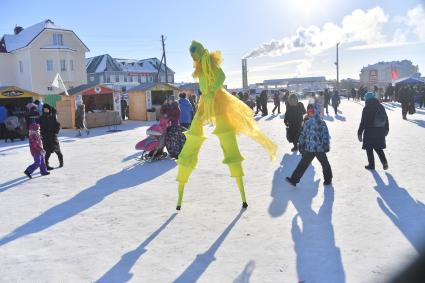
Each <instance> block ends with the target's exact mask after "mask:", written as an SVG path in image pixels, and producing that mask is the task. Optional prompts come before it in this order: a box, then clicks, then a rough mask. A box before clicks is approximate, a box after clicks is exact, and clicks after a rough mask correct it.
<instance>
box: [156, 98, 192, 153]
mask: <svg viewBox="0 0 425 283" xmlns="http://www.w3.org/2000/svg"><path fill="white" fill-rule="evenodd" d="M160 112H161V114H162V115H163V117H164V118H166V119H168V120H169V121H170V126H169V127H168V129H167V134H166V137H165V147H166V148H167V151H168V153H169V154H170V157H171V158H175V159H177V158H178V156H179V154H180V152H181V150H182V148H183V145H184V143H185V142H186V137H185V135H184V134H183V130H184V128H182V127H181V125H180V114H181V112H180V107H179V103H178V102H176V101H174V96H170V97H169V98H168V99H167V100H166V101H165V102H164V104H163V105H162V107H161V110H160Z"/></svg>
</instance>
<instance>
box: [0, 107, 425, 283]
mask: <svg viewBox="0 0 425 283" xmlns="http://www.w3.org/2000/svg"><path fill="white" fill-rule="evenodd" d="M270 107H272V105H271V104H270V105H269V109H271V108H270ZM362 107H363V102H353V101H346V100H343V101H342V105H341V108H340V110H341V113H340V114H339V115H338V116H336V117H335V116H334V115H330V116H328V117H325V118H326V121H327V124H328V127H329V131H330V134H331V137H332V139H331V152H330V153H329V154H328V157H329V161H330V163H331V166H332V169H333V174H334V179H333V186H330V187H324V186H323V185H322V182H323V177H322V173H321V167H320V164H319V163H318V162H317V161H316V160H315V161H314V162H313V166H310V167H309V169H308V170H307V172H306V174H305V175H304V177H303V178H302V179H301V182H300V183H299V184H298V186H297V187H296V188H293V187H291V186H290V185H289V184H287V183H286V182H285V181H284V179H285V177H286V176H289V175H290V174H291V173H292V171H293V169H294V168H295V166H296V164H297V162H298V161H299V160H300V155H299V154H297V153H291V152H290V148H291V147H292V145H291V144H289V143H288V142H287V141H286V139H285V131H284V125H283V116H281V115H279V116H278V115H276V116H273V115H269V116H267V117H259V116H256V119H257V120H258V123H259V126H260V127H261V128H262V129H263V130H264V132H266V133H267V135H269V137H270V138H271V139H272V140H274V141H275V142H276V143H277V144H278V146H279V149H278V156H277V160H276V161H274V162H270V161H269V160H268V158H267V153H266V152H265V151H264V150H263V149H262V148H261V147H260V146H259V145H257V144H256V143H254V142H253V141H251V140H250V139H248V138H247V137H245V136H241V137H240V138H239V144H240V149H241V151H242V152H243V154H244V155H245V157H246V160H245V162H244V169H245V174H246V176H245V178H244V180H245V187H246V188H245V189H246V193H247V199H248V204H249V207H248V209H247V210H241V200H240V196H239V191H238V189H237V186H236V182H235V180H234V179H232V178H230V177H229V173H228V168H227V167H226V166H225V165H224V164H222V163H221V159H222V156H223V155H222V153H221V148H220V146H219V142H218V139H217V138H216V137H215V136H214V135H212V134H211V132H212V130H213V128H212V127H208V126H206V127H205V129H206V132H207V135H208V140H207V141H206V142H205V143H204V146H203V148H202V150H201V152H200V160H199V166H198V168H197V170H195V171H194V172H193V174H192V176H191V178H190V181H189V183H188V184H187V186H186V190H185V195H184V200H183V207H182V210H181V211H179V212H176V210H175V206H176V202H177V183H176V181H175V177H176V174H177V166H176V163H175V162H174V161H172V160H163V161H158V162H154V163H145V164H142V163H140V162H138V161H136V160H135V158H136V157H137V156H138V154H140V153H139V152H137V151H135V150H134V145H135V144H136V143H137V142H138V141H139V140H141V139H142V138H144V137H145V131H146V129H147V127H148V126H149V125H150V124H151V123H148V122H138V121H128V122H125V123H124V124H123V125H121V126H120V127H119V128H120V129H121V130H122V131H121V132H115V133H111V132H108V128H107V127H105V128H96V129H92V131H91V133H90V135H89V136H83V137H81V138H77V137H75V135H76V132H75V131H72V130H62V131H61V134H60V141H61V148H62V152H63V154H64V158H65V167H64V168H60V169H55V170H53V171H52V173H51V175H49V176H43V177H41V176H40V175H39V174H38V173H37V174H36V175H35V177H34V179H32V180H29V179H28V178H27V177H26V176H25V175H24V174H23V171H24V170H25V168H26V167H27V166H28V165H29V164H30V163H32V159H31V155H30V152H29V148H28V144H27V142H20V141H19V142H14V143H4V142H3V141H1V143H0V160H1V166H2V167H1V172H0V204H1V205H0V223H1V225H0V255H1V256H0V281H1V282H127V281H131V282H173V281H175V282H195V281H199V282H291V283H295V282H306V283H310V282H356V283H357V282H385V281H386V280H388V279H389V278H391V277H392V276H393V275H394V274H396V273H397V272H398V271H399V270H401V269H402V268H403V267H404V266H405V265H406V264H408V263H409V262H411V261H412V260H414V259H415V258H416V257H417V256H418V254H419V251H420V250H421V248H422V245H423V244H425V243H423V240H424V239H425V237H424V235H425V206H424V204H423V202H424V200H425V190H424V188H425V178H424V170H425V162H424V156H425V142H424V138H425V110H418V111H417V113H416V114H414V115H409V116H408V119H409V120H408V121H404V120H402V119H401V109H400V106H399V104H397V103H385V107H386V109H387V113H388V115H389V119H390V133H389V136H388V138H387V149H386V150H385V152H386V154H387V158H388V162H389V170H388V171H383V170H382V167H381V166H380V163H379V160H378V159H377V157H376V164H377V166H376V167H377V170H376V172H370V171H367V170H365V169H364V165H366V163H367V160H366V153H365V151H363V150H361V143H360V142H358V140H357V127H358V123H359V121H360V115H361V110H362ZM283 110H284V107H283ZM330 113H333V110H331V109H330ZM51 164H52V165H54V166H56V165H57V158H56V155H52V157H51Z"/></svg>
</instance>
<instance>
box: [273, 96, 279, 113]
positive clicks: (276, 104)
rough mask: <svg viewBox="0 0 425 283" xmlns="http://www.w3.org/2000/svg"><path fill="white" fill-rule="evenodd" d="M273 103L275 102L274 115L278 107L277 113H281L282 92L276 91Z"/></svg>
mask: <svg viewBox="0 0 425 283" xmlns="http://www.w3.org/2000/svg"><path fill="white" fill-rule="evenodd" d="M273 103H274V108H273V110H272V113H273V115H274V111H276V109H277V114H280V93H279V92H276V93H275V94H274V96H273Z"/></svg>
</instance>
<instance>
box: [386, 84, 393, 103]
mask: <svg viewBox="0 0 425 283" xmlns="http://www.w3.org/2000/svg"><path fill="white" fill-rule="evenodd" d="M393 97H394V87H393V86H392V84H388V86H387V88H386V89H385V95H384V101H387V102H388V101H392V100H393Z"/></svg>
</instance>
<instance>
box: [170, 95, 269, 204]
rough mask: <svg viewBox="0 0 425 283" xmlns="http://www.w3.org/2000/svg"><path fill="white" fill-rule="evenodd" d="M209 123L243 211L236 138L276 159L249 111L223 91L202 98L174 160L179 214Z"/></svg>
mask: <svg viewBox="0 0 425 283" xmlns="http://www.w3.org/2000/svg"><path fill="white" fill-rule="evenodd" d="M209 123H212V124H214V125H215V126H216V128H215V130H214V132H213V134H215V135H217V137H218V138H219V140H220V145H221V148H222V150H223V153H224V160H223V163H225V164H227V165H228V166H229V170H230V176H231V177H235V178H236V180H237V183H238V187H239V190H240V193H241V197H242V201H243V207H247V203H246V198H245V192H244V188H243V182H242V176H244V172H243V168H242V161H243V160H244V157H243V156H242V154H241V153H240V151H239V147H238V144H237V140H236V135H238V134H240V133H243V134H245V135H247V136H248V137H250V138H252V139H253V140H255V141H256V142H257V143H259V144H261V145H262V146H263V147H264V148H265V149H266V150H267V151H268V154H269V157H270V159H272V160H274V159H275V156H276V148H277V147H276V145H275V144H274V143H273V142H272V141H271V140H270V139H269V138H268V137H267V136H266V135H265V134H264V133H263V132H261V130H260V129H259V127H258V126H257V125H256V122H255V120H254V119H253V110H252V109H251V108H249V107H248V106H247V105H246V104H245V103H243V102H242V101H240V100H239V99H238V98H236V97H234V96H233V95H231V94H230V93H228V92H227V91H226V90H224V89H223V88H221V89H219V90H218V91H217V92H216V93H215V95H214V96H213V97H211V98H209V97H206V96H205V95H201V98H200V101H199V104H198V110H197V112H196V114H195V117H194V119H193V121H192V124H191V127H190V129H189V130H188V131H187V132H185V135H186V143H185V145H184V146H183V149H182V151H181V153H180V155H179V157H178V160H177V163H178V165H179V171H178V175H177V179H176V180H177V181H178V182H179V200H178V204H177V209H178V210H180V207H181V203H182V198H183V190H184V185H185V184H186V183H187V182H188V179H189V176H190V174H191V172H192V171H193V169H194V168H196V165H197V163H198V153H199V150H200V149H201V146H202V143H203V142H204V140H205V139H206V137H205V136H204V131H203V125H204V124H209Z"/></svg>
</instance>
